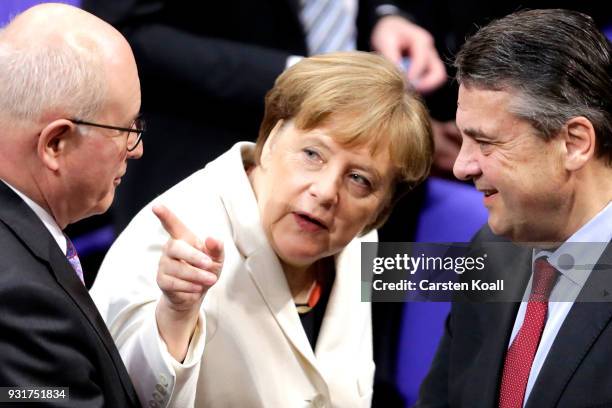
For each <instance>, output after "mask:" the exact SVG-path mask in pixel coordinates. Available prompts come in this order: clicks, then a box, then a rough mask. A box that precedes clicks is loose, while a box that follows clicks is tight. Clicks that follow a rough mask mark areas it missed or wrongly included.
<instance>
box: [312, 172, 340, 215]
mask: <svg viewBox="0 0 612 408" xmlns="http://www.w3.org/2000/svg"><path fill="white" fill-rule="evenodd" d="M341 183H342V178H341V176H339V175H336V174H332V172H330V171H327V172H322V173H319V174H317V175H315V179H314V180H313V181H312V182H311V184H310V188H309V192H310V195H311V196H312V197H314V198H315V199H316V200H317V202H318V203H319V205H321V206H323V207H324V208H326V209H329V208H332V207H333V206H335V205H336V204H337V203H338V198H339V197H338V195H339V193H340V184H341Z"/></svg>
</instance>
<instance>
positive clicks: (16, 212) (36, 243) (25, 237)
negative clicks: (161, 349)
mask: <svg viewBox="0 0 612 408" xmlns="http://www.w3.org/2000/svg"><path fill="white" fill-rule="evenodd" d="M0 201H1V202H2V206H0V219H1V220H2V221H3V222H4V223H5V224H6V225H7V226H8V227H9V228H10V229H11V230H12V231H13V233H14V234H15V235H17V236H18V237H19V239H20V240H21V241H22V242H23V243H24V245H25V246H27V247H28V248H29V249H30V251H32V253H33V254H34V256H36V257H37V258H39V259H40V260H41V261H42V262H44V263H46V264H48V265H49V268H50V270H51V272H52V273H53V275H54V277H55V279H56V280H57V282H58V283H59V285H60V286H61V287H62V289H63V290H64V291H65V292H66V294H67V295H68V296H69V297H70V298H71V299H72V300H73V302H74V303H75V305H76V307H77V308H79V309H80V310H81V312H82V313H83V314H84V315H85V317H86V318H87V321H88V322H89V323H90V325H91V326H92V328H93V330H94V331H95V332H96V333H97V334H98V336H99V337H100V340H101V341H102V343H103V344H104V346H105V348H106V350H107V352H108V354H109V355H110V357H111V360H112V361H113V364H114V365H115V368H116V370H117V373H118V375H119V377H120V378H121V382H122V384H123V387H124V389H125V392H126V394H127V395H128V396H129V397H130V399H131V400H132V403H133V404H134V405H138V403H137V401H138V398H137V396H136V392H135V391H134V388H133V386H132V383H131V381H130V379H129V376H128V374H127V371H126V370H125V366H124V365H123V362H122V361H121V357H120V356H119V353H118V352H117V349H116V347H115V345H114V342H113V339H112V337H111V335H110V333H109V332H108V329H107V328H106V325H105V323H104V321H103V320H102V317H101V316H100V314H99V313H98V310H97V308H96V306H95V305H94V303H93V301H92V300H91V297H90V296H89V293H88V292H87V289H86V288H85V286H84V285H83V283H82V282H81V281H80V279H79V278H78V277H77V275H76V273H75V272H74V269H72V266H71V265H70V263H69V262H68V260H67V259H66V257H65V255H64V254H63V253H62V252H61V250H60V248H59V247H58V246H57V243H56V242H55V240H54V239H53V237H52V236H51V234H50V233H49V231H48V230H47V228H46V227H45V226H44V224H43V223H42V221H41V220H40V219H39V218H38V217H37V216H36V214H35V213H34V212H33V211H32V210H31V209H30V207H28V205H27V204H26V203H25V202H24V201H23V200H22V199H21V198H20V197H19V196H17V194H15V193H14V192H13V191H12V190H11V189H10V188H9V187H8V186H6V185H5V184H4V183H2V182H0Z"/></svg>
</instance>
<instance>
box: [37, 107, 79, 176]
mask: <svg viewBox="0 0 612 408" xmlns="http://www.w3.org/2000/svg"><path fill="white" fill-rule="evenodd" d="M75 130H76V125H75V124H74V123H72V122H70V121H69V120H67V119H57V120H54V121H53V122H50V123H49V124H48V125H47V126H45V127H44V128H43V130H41V132H40V136H39V137H38V145H37V152H38V157H39V158H40V160H41V161H42V162H43V163H44V164H45V166H47V168H49V169H50V170H53V171H57V170H58V169H59V165H60V158H61V156H62V155H63V154H65V153H66V150H67V147H68V143H69V142H70V137H71V136H73V135H74V131H75Z"/></svg>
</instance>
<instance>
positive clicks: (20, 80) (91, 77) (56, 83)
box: [0, 30, 106, 123]
mask: <svg viewBox="0 0 612 408" xmlns="http://www.w3.org/2000/svg"><path fill="white" fill-rule="evenodd" d="M3 31H4V30H0V118H1V119H3V120H8V121H15V122H19V123H37V122H39V121H40V120H41V119H42V118H43V117H44V115H47V114H55V113H57V114H60V115H68V116H71V117H78V118H88V117H91V116H92V115H94V114H96V113H97V112H99V111H100V109H101V108H102V106H103V104H104V102H105V97H106V87H105V75H104V64H103V61H102V60H101V57H100V55H99V53H97V52H80V51H78V50H76V49H74V48H73V47H71V46H69V45H67V44H65V43H61V44H59V45H52V44H48V43H43V44H41V43H37V44H35V45H26V46H19V45H15V44H11V43H10V42H9V41H7V40H6V38H5V36H4V34H5V33H4V32H3Z"/></svg>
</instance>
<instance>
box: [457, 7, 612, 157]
mask: <svg viewBox="0 0 612 408" xmlns="http://www.w3.org/2000/svg"><path fill="white" fill-rule="evenodd" d="M455 66H456V67H457V80H458V82H459V83H461V84H463V85H464V86H468V87H470V86H474V87H477V88H484V89H491V90H510V91H515V92H516V93H517V97H516V99H515V101H514V105H513V106H512V107H511V109H512V113H513V114H515V115H516V116H517V117H519V118H522V119H525V120H527V121H528V122H530V123H531V125H532V126H533V127H534V128H535V129H537V130H538V131H539V133H540V136H541V137H543V138H545V139H550V138H552V137H554V136H555V135H556V134H557V133H558V131H559V130H560V129H561V127H562V126H563V125H564V124H565V123H566V122H567V121H568V120H569V119H571V118H573V117H577V116H584V117H586V118H587V119H589V120H590V121H591V123H592V124H593V127H594V128H595V133H596V138H597V142H596V154H597V155H598V157H605V158H606V159H607V162H608V163H609V164H612V47H611V46H610V42H609V41H608V40H607V39H606V38H605V37H604V35H603V34H602V33H601V32H600V31H599V30H598V29H597V28H596V26H595V24H594V22H593V20H592V19H591V17H589V16H587V15H585V14H582V13H579V12H576V11H569V10H561V9H551V10H523V11H519V12H516V13H513V14H510V15H509V16H506V17H504V18H502V19H499V20H496V21H493V22H492V23H491V24H489V25H487V26H486V27H484V28H482V29H481V30H479V31H478V33H476V34H475V35H474V36H473V37H471V38H469V39H468V40H467V41H466V43H465V44H464V46H463V48H462V49H461V51H460V52H459V53H458V54H457V58H456V60H455Z"/></svg>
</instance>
